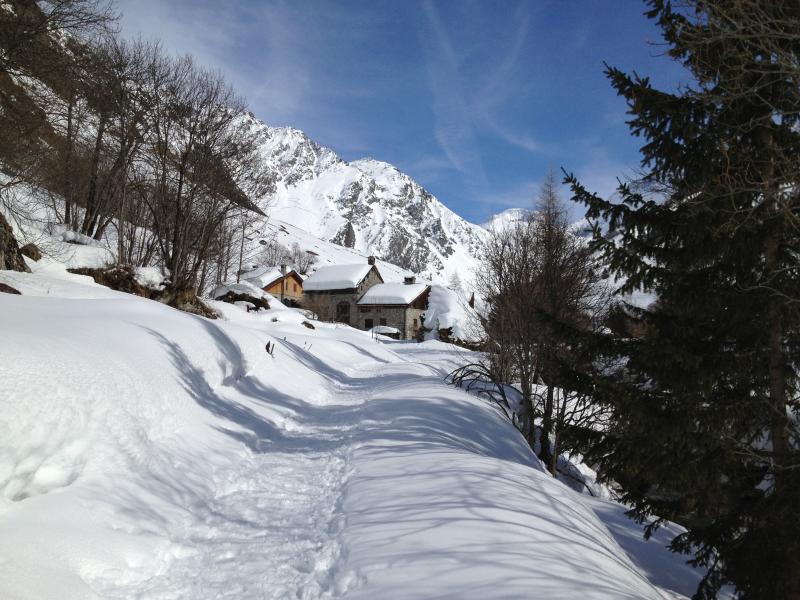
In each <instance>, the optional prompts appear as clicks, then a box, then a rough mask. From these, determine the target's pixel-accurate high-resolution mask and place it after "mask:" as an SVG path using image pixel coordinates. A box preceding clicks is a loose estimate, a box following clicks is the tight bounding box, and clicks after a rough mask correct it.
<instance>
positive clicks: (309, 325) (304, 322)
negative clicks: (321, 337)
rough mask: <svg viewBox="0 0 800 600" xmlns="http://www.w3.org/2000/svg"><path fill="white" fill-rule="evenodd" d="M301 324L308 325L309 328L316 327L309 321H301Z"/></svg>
mask: <svg viewBox="0 0 800 600" xmlns="http://www.w3.org/2000/svg"><path fill="white" fill-rule="evenodd" d="M301 325H303V326H304V327H308V328H309V329H316V327H314V326H313V325H312V324H311V323H309V322H308V321H303V322H302V323H301Z"/></svg>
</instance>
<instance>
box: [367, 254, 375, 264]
mask: <svg viewBox="0 0 800 600" xmlns="http://www.w3.org/2000/svg"><path fill="white" fill-rule="evenodd" d="M367 264H368V265H374V264H375V257H374V256H369V257H367Z"/></svg>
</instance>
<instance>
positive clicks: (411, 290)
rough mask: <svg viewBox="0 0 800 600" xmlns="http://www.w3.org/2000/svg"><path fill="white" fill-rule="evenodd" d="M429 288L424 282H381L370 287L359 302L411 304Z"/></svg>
mask: <svg viewBox="0 0 800 600" xmlns="http://www.w3.org/2000/svg"><path fill="white" fill-rule="evenodd" d="M427 289H428V286H427V285H426V284H424V283H379V284H377V285H373V286H372V287H371V288H369V289H368V290H367V292H366V293H365V294H364V295H363V296H362V297H361V299H360V300H359V301H358V304H400V305H406V304H411V303H412V302H413V301H414V300H416V299H417V298H419V297H420V296H421V295H422V294H423V293H425V290H427Z"/></svg>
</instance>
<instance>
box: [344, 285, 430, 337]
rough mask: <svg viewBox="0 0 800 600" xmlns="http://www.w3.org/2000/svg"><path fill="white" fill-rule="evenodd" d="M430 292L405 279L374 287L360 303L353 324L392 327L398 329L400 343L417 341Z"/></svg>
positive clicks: (425, 286)
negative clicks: (355, 320) (356, 318)
mask: <svg viewBox="0 0 800 600" xmlns="http://www.w3.org/2000/svg"><path fill="white" fill-rule="evenodd" d="M430 291H431V288H430V286H429V285H425V284H424V283H416V281H415V279H414V278H413V277H406V280H405V282H404V283H379V284H377V285H374V286H372V287H371V288H370V289H368V290H367V292H366V293H365V294H364V295H363V296H362V297H361V299H360V300H359V301H358V322H357V323H355V324H354V325H355V327H358V328H359V329H366V330H370V329H372V328H373V327H390V328H393V329H395V330H397V337H398V338H399V339H401V340H413V339H417V338H418V336H419V334H420V333H421V331H422V314H423V313H424V312H425V311H426V310H427V308H428V295H429V294H430ZM379 331H381V330H379ZM383 331H384V332H386V330H383ZM389 335H392V334H391V333H390V334H389Z"/></svg>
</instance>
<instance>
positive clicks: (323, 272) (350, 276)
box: [303, 263, 372, 292]
mask: <svg viewBox="0 0 800 600" xmlns="http://www.w3.org/2000/svg"><path fill="white" fill-rule="evenodd" d="M371 268H372V265H370V264H366V263H364V264H358V265H331V266H329V267H320V268H319V269H317V270H316V271H315V272H314V274H313V275H311V277H309V278H308V279H306V280H305V281H304V282H303V291H306V292H316V291H323V290H349V289H351V288H355V287H358V284H359V283H361V280H362V279H364V277H366V276H367V273H369V270H370V269H371Z"/></svg>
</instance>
